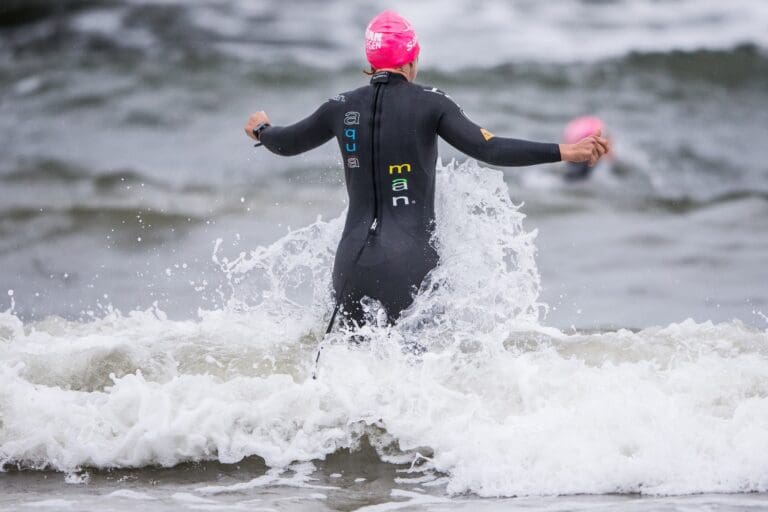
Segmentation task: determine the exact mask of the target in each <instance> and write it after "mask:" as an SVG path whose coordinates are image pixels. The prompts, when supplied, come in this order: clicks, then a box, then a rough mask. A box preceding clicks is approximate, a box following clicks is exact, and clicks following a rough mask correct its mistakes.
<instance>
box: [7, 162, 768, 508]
mask: <svg viewBox="0 0 768 512" xmlns="http://www.w3.org/2000/svg"><path fill="white" fill-rule="evenodd" d="M438 180H439V191H440V192H439V195H438V198H437V210H438V215H439V217H438V227H437V229H438V235H439V240H438V242H437V246H438V250H439V252H440V254H441V258H442V261H441V265H440V267H439V268H438V269H437V270H436V271H435V272H434V273H433V275H432V276H431V277H430V280H429V283H428V285H427V286H426V288H425V290H424V292H423V293H422V295H421V296H419V297H418V298H417V300H416V302H415V303H414V306H413V307H412V308H411V309H410V310H409V311H407V312H406V314H405V317H404V319H403V322H402V325H400V326H399V327H398V328H395V329H385V328H367V329H366V331H365V332H366V334H367V336H368V338H369V339H370V343H368V344H363V345H362V346H359V347H358V346H350V345H348V344H347V343H345V342H344V340H343V336H342V335H334V336H332V337H331V339H330V340H329V343H328V344H327V346H326V348H325V350H324V351H323V356H322V359H321V365H320V378H319V379H318V380H312V379H311V378H310V375H311V370H312V363H313V356H314V350H315V347H316V334H317V333H318V332H321V331H322V328H323V313H327V311H328V308H329V298H330V295H329V279H330V278H329V276H330V266H331V262H332V254H333V249H334V246H335V244H336V241H337V240H338V236H339V233H340V229H341V220H340V219H336V220H333V221H331V222H324V221H322V220H318V221H317V222H316V223H314V224H312V225H311V226H308V227H306V228H304V229H301V230H298V231H294V232H292V233H290V234H289V235H287V236H286V237H284V238H283V239H281V240H279V241H277V242H275V243H274V244H273V245H271V246H269V247H263V248H257V249H255V250H254V251H252V252H249V253H244V254H242V255H238V256H236V257H234V258H231V259H225V256H224V254H221V251H218V252H217V253H216V256H215V258H216V259H217V261H218V262H219V264H220V265H221V266H222V268H223V269H224V271H225V272H226V273H227V274H228V276H229V280H230V283H231V284H232V290H231V299H230V301H229V304H228V306H227V307H226V308H224V309H222V310H218V311H206V312H202V313H201V315H200V318H199V319H197V320H189V321H172V320H169V319H168V318H166V317H165V316H164V315H163V314H162V313H161V312H158V311H144V312H132V313H130V314H125V315H123V314H119V313H117V312H112V313H110V314H108V315H106V316H105V317H103V318H99V319H94V320H93V321H91V322H74V321H65V320H62V319H55V318H51V319H48V320H44V321H39V322H35V323H30V324H26V325H24V324H23V323H22V322H20V321H19V319H18V318H16V317H15V316H14V315H13V314H11V313H3V314H1V315H0V463H5V464H11V465H14V464H20V465H23V466H31V467H44V466H46V467H53V468H56V469H59V470H62V471H75V470H77V469H78V468H82V467H85V466H98V467H137V466H145V465H149V464H160V465H173V464H177V463H179V462H182V461H190V460H202V459H218V460H220V461H222V462H235V461H239V460H241V459H242V458H243V457H247V456H252V455H258V456H260V457H262V458H263V459H264V460H265V461H266V463H267V464H268V465H269V466H272V467H273V468H274V469H272V470H271V471H270V472H268V473H267V474H266V475H264V476H263V477H260V478H257V479H255V480H253V481H251V482H248V483H245V484H236V485H245V486H251V487H258V486H264V485H267V486H272V485H293V486H298V487H308V488H311V489H313V488H318V487H320V486H318V485H317V484H316V483H315V482H313V481H312V477H311V473H312V471H313V466H312V465H308V464H301V462H307V461H312V460H315V459H322V458H324V457H325V456H326V455H328V454H331V453H334V452H336V451H338V450H339V449H341V448H348V447H352V448H354V447H356V446H358V444H359V442H360V440H361V438H362V437H363V436H364V435H366V434H367V435H368V436H369V438H370V441H371V443H372V445H373V446H374V447H375V448H376V450H377V451H378V452H379V454H380V456H381V458H382V459H383V460H386V461H392V462H408V461H411V460H413V459H414V458H417V457H418V458H420V459H421V460H423V461H425V463H424V464H422V466H421V468H422V469H430V470H435V471H437V472H439V473H442V474H445V475H447V477H446V478H447V484H446V485H447V490H448V491H449V492H452V493H461V492H465V491H470V492H473V493H476V494H479V495H482V496H510V495H528V494H529V495H538V494H565V493H609V492H642V493H650V494H677V493H695V492H738V491H766V490H768V459H766V457H765V456H764V455H765V453H768V364H766V362H767V361H766V359H767V358H768V334H767V333H766V332H764V331H758V330H754V329H750V328H747V327H745V326H743V325H742V324H740V323H739V322H732V323H729V324H717V325H715V324H711V323H706V322H705V323H695V322H693V321H683V322H681V323H678V324H673V325H669V326H667V327H654V328H647V329H644V330H642V331H640V332H630V331H626V330H620V331H617V332H603V333H594V334H572V335H566V334H564V333H561V332H559V331H557V330H555V329H551V328H546V327H544V326H542V325H541V322H542V317H543V316H544V312H545V307H544V306H543V305H542V304H540V303H538V292H539V277H538V273H537V270H536V265H535V260H534V256H535V245H534V234H531V233H527V232H525V230H524V229H523V226H522V220H523V215H522V213H521V212H520V211H519V210H518V208H517V207H516V206H515V205H514V204H513V203H512V202H511V201H510V199H509V197H508V191H507V188H506V186H505V185H504V183H503V181H502V178H501V174H500V173H499V172H496V171H490V170H487V169H482V168H480V167H478V166H476V165H474V164H465V165H455V164H451V165H448V166H440V169H439V171H438ZM415 343H418V344H420V345H422V346H423V347H425V348H426V349H427V350H426V352H424V353H423V354H421V355H414V353H412V352H410V351H408V350H403V348H404V347H405V348H408V347H411V346H413V344H415ZM417 454H422V455H417ZM296 461H299V464H295V462H296ZM292 464H293V465H292ZM427 483H428V482H427ZM235 487H236V486H219V487H207V488H201V489H198V490H197V492H198V493H199V494H201V495H217V494H221V493H228V492H233V491H237V490H238V489H237V488H235ZM418 496H420V495H419V494H416V493H412V494H409V495H408V496H407V497H408V498H409V499H412V500H417V499H422V498H417V497H418ZM403 497H406V496H405V495H403ZM424 499H427V498H424ZM429 499H432V498H429Z"/></svg>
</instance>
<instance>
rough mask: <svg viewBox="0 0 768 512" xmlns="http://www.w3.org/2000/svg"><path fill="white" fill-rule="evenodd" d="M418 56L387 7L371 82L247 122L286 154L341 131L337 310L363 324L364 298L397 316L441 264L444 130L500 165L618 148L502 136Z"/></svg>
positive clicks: (372, 35)
mask: <svg viewBox="0 0 768 512" xmlns="http://www.w3.org/2000/svg"><path fill="white" fill-rule="evenodd" d="M418 55H419V44H418V42H417V39H416V34H415V32H414V31H413V28H412V27H411V25H410V23H408V21H406V20H405V19H404V18H402V17H400V16H399V15H397V14H396V13H393V12H391V11H384V12H383V13H381V14H379V15H378V16H376V17H375V18H374V19H373V20H372V21H371V23H370V24H369V25H368V28H367V30H366V56H367V58H368V61H369V63H370V64H371V80H370V84H368V85H365V86H363V87H360V88H358V89H355V90H352V91H349V92H345V93H342V94H339V95H337V96H334V97H333V98H331V99H329V100H328V101H326V102H325V103H323V104H322V105H321V106H320V107H319V108H318V109H317V110H316V111H315V112H314V113H313V114H311V115H310V116H309V117H307V118H306V119H303V120H302V121H299V122H297V123H295V124H292V125H289V126H271V125H270V123H269V118H268V117H267V115H266V114H265V113H264V112H257V113H255V114H253V115H251V117H250V118H249V120H248V122H247V124H246V126H245V132H246V134H248V135H249V136H250V137H252V138H254V139H256V140H257V141H259V142H260V143H261V144H263V145H264V147H266V148H267V149H268V150H270V151H272V152H273V153H276V154H278V155H284V156H289V155H296V154H299V153H302V152H304V151H308V150H310V149H313V148H315V147H317V146H320V145H321V144H323V143H325V142H327V141H328V140H330V139H332V138H336V141H337V142H338V144H339V149H340V150H341V154H342V157H343V163H344V175H345V178H346V185H347V192H348V194H349V210H348V212H347V218H346V224H345V226H344V232H343V234H342V237H341V241H340V242H339V246H338V250H337V252H336V259H335V262H334V267H333V288H334V292H335V298H336V301H337V309H338V308H340V310H341V312H342V313H343V315H344V317H345V318H346V319H347V320H348V321H353V322H357V323H360V322H362V321H363V311H362V307H361V304H360V300H361V299H362V298H363V297H366V296H368V297H370V298H373V299H376V300H378V301H379V302H380V303H381V304H382V305H383V306H384V308H385V309H386V312H387V316H388V319H389V321H390V323H394V322H395V321H396V320H397V318H398V317H399V315H400V313H401V311H402V310H404V309H405V308H407V307H408V306H409V305H410V304H411V302H412V301H413V295H414V293H415V292H416V291H417V290H418V288H419V286H420V284H421V282H422V281H423V279H424V277H425V276H426V275H427V273H428V272H429V271H430V270H432V269H433V268H435V266H436V265H437V262H438V255H437V252H436V251H435V249H434V247H433V246H432V244H431V243H430V239H431V236H432V232H433V227H434V223H435V211H434V200H435V164H436V160H437V137H438V136H440V137H442V138H443V139H445V140H446V141H447V142H448V143H449V144H451V145H452V146H454V147H455V148H457V149H459V150H461V151H463V152H464V153H466V154H467V155H469V156H471V157H473V158H476V159H477V160H480V161H482V162H486V163H488V164H492V165H499V166H522V165H533V164H540V163H546V162H557V161H560V160H561V159H562V160H567V161H574V162H581V161H588V162H590V163H594V162H596V161H597V160H598V159H599V158H600V157H601V156H602V155H603V154H604V153H605V152H606V151H607V150H608V146H607V141H605V140H604V139H602V138H601V137H600V136H599V134H598V135H596V136H591V137H587V138H586V139H584V140H582V141H579V142H578V143H576V144H560V145H558V144H554V143H540V142H528V141H524V140H518V139H508V138H503V137H496V136H494V135H493V134H492V133H491V132H489V131H488V130H486V129H484V128H482V127H480V126H478V125H476V124H475V123H473V122H472V121H470V120H469V119H468V118H467V117H466V115H465V114H464V112H463V111H462V110H461V108H459V106H458V105H457V104H456V103H454V101H453V100H452V99H451V98H450V97H449V96H448V95H446V94H445V93H444V92H442V91H440V90H438V89H436V88H434V87H429V86H424V85H418V84H416V83H414V82H413V80H414V79H415V77H416V73H417V66H418ZM335 313H336V311H334V316H335ZM331 324H333V318H332V319H331ZM330 328H331V326H330V325H329V330H330Z"/></svg>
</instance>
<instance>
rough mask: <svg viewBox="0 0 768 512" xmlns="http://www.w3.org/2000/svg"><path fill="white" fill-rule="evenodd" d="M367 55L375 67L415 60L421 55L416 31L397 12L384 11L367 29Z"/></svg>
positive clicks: (386, 66) (387, 66) (388, 66)
mask: <svg viewBox="0 0 768 512" xmlns="http://www.w3.org/2000/svg"><path fill="white" fill-rule="evenodd" d="M365 56H366V58H367V59H368V62H370V63H371V66H373V67H374V68H375V69H383V68H397V67H400V66H402V65H403V64H408V63H409V62H413V61H414V60H416V57H418V56H419V42H418V40H417V39H416V31H415V30H413V26H412V25H411V24H410V23H409V22H408V20H406V19H405V18H403V17H402V16H400V15H399V14H397V13H396V12H392V11H384V12H382V13H381V14H379V15H378V16H376V17H375V18H373V19H372V20H371V22H370V23H369V24H368V28H367V29H365Z"/></svg>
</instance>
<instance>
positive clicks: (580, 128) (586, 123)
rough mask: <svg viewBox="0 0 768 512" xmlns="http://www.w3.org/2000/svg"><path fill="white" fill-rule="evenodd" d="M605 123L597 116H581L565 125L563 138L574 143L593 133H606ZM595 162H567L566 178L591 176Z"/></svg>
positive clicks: (574, 179)
mask: <svg viewBox="0 0 768 512" xmlns="http://www.w3.org/2000/svg"><path fill="white" fill-rule="evenodd" d="M604 131H605V124H604V123H603V121H602V120H601V119H600V118H598V117H595V116H581V117H577V118H576V119H573V120H571V121H570V122H569V123H568V124H567V125H566V127H565V132H564V134H563V140H564V141H565V143H566V144H574V143H577V142H579V141H580V140H582V139H584V138H585V137H590V136H592V135H596V134H597V135H601V136H602V135H604V133H603V132H604ZM594 167H595V164H594V163H592V162H587V161H585V162H568V163H566V164H565V168H566V170H565V175H564V178H565V179H566V180H567V181H581V180H585V179H587V178H589V176H590V175H591V174H592V170H593V169H594Z"/></svg>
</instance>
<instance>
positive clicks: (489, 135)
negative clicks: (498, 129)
mask: <svg viewBox="0 0 768 512" xmlns="http://www.w3.org/2000/svg"><path fill="white" fill-rule="evenodd" d="M480 133H482V134H483V138H484V139H485V142H488V141H489V140H491V139H492V138H494V137H495V135H494V134H492V133H491V132H489V131H488V130H486V129H485V128H480Z"/></svg>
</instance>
